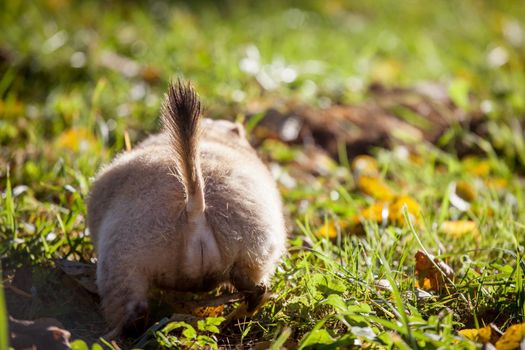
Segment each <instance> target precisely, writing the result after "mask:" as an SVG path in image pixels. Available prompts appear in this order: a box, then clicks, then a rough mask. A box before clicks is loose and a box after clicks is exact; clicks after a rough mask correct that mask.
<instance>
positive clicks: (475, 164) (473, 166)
mask: <svg viewBox="0 0 525 350" xmlns="http://www.w3.org/2000/svg"><path fill="white" fill-rule="evenodd" d="M462 163H463V167H464V168H465V170H466V172H467V173H469V174H472V175H476V176H480V177H486V176H488V175H489V174H490V162H489V161H488V160H487V159H480V158H477V157H465V158H464V159H463V160H462Z"/></svg>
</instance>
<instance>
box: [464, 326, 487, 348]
mask: <svg viewBox="0 0 525 350" xmlns="http://www.w3.org/2000/svg"><path fill="white" fill-rule="evenodd" d="M458 333H459V334H460V335H462V336H463V337H465V338H467V339H470V340H472V341H474V342H476V343H483V344H485V343H489V342H490V341H491V338H492V328H491V327H490V326H486V327H483V328H480V329H462V330H460V331H459V332H458Z"/></svg>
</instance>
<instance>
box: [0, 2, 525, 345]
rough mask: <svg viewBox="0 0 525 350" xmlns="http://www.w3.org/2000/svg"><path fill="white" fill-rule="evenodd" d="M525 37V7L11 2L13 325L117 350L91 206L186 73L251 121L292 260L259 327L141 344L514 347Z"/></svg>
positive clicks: (2, 67) (3, 174) (524, 163)
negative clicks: (510, 341)
mask: <svg viewBox="0 0 525 350" xmlns="http://www.w3.org/2000/svg"><path fill="white" fill-rule="evenodd" d="M524 23H525V4H524V3H523V2H521V1H505V2H489V1H474V0H468V1H462V2H453V1H441V2H434V3H432V4H431V5H429V4H428V2H423V1H404V2H391V1H386V0H385V1H383V0H377V1H372V2H362V3H359V4H358V3H353V2H345V1H338V0H330V1H323V2H316V1H305V2H296V1H284V2H278V1H270V2H261V3H259V4H249V3H248V2H233V1H221V2H218V3H216V2H208V1H204V0H202V1H196V2H187V3H184V2H182V3H172V2H165V1H146V0H144V1H134V2H124V1H111V2H95V1H82V2H74V1H69V0H36V1H32V2H18V1H5V2H2V3H1V4H0V39H1V40H0V97H1V100H0V145H1V148H0V191H1V194H2V196H1V199H0V254H1V259H2V269H3V280H4V283H3V285H4V293H5V299H6V300H5V304H6V305H7V311H9V313H10V314H11V315H13V316H15V317H17V318H21V319H35V318H39V317H53V318H56V319H58V320H59V321H60V322H62V324H63V325H64V327H65V328H67V329H68V330H70V331H71V333H72V334H73V338H74V339H82V340H84V341H86V342H87V343H88V344H89V345H90V346H91V344H92V343H94V342H97V341H98V342H99V343H100V344H102V343H103V340H99V337H100V336H102V335H103V334H104V331H105V330H106V329H105V324H104V321H103V320H102V319H101V316H100V313H99V310H98V297H97V295H96V293H94V292H95V290H94V289H93V279H94V277H93V266H94V264H95V262H96V260H95V255H94V252H93V247H92V244H91V241H90V237H89V234H88V232H87V231H86V227H85V216H86V207H85V199H86V196H87V194H88V192H89V188H90V183H91V181H92V179H93V176H94V175H95V174H96V171H97V170H98V169H99V168H100V166H101V165H103V164H104V163H107V162H108V161H110V160H111V158H112V157H113V156H115V155H116V154H118V153H119V152H122V151H124V150H125V149H126V147H133V145H135V144H137V143H138V142H139V141H140V140H142V139H144V137H145V136H146V135H148V134H151V133H154V132H155V131H157V130H158V126H159V124H158V123H159V118H158V112H159V108H160V104H161V102H162V99H163V96H164V93H165V91H166V88H167V84H168V82H169V80H170V79H173V78H176V77H183V78H184V79H188V80H192V81H193V83H194V85H195V86H196V89H197V90H198V91H199V93H200V95H201V97H202V99H203V102H204V104H205V106H206V115H207V116H209V117H213V118H226V119H230V120H236V121H239V122H242V123H244V125H245V126H246V128H247V131H248V135H249V137H250V140H251V142H252V143H253V144H254V145H255V146H256V148H257V150H258V152H259V153H260V154H261V157H262V158H263V160H264V161H265V162H266V163H267V164H268V166H269V167H270V169H271V170H272V173H273V174H274V175H275V177H276V180H277V183H278V185H279V188H280V190H281V193H282V196H283V201H284V205H285V211H286V217H287V219H288V227H289V243H288V248H289V249H288V253H287V254H286V256H285V257H284V258H283V261H282V263H281V264H280V265H279V267H278V269H277V271H276V273H275V276H274V277H273V280H272V284H271V290H272V291H273V292H274V294H275V295H274V297H273V298H272V299H271V300H270V301H269V302H268V303H267V304H266V305H265V306H264V307H263V308H262V309H261V310H260V311H259V313H258V314H256V315H255V316H254V317H252V318H250V319H246V320H242V321H239V322H237V323H234V324H231V325H229V326H227V327H223V329H222V330H221V331H220V332H219V333H217V331H218V330H219V329H218V328H217V324H219V323H220V322H221V319H220V318H219V319H218V318H215V317H220V316H221V312H222V306H221V305H222V304H219V307H218V308H217V307H209V308H208V309H203V308H200V309H199V308H197V307H196V306H195V305H193V304H191V303H190V304H191V305H193V306H194V307H193V309H192V307H190V309H191V310H190V311H191V312H193V313H194V314H198V315H200V316H203V315H204V316H213V317H208V318H207V319H206V321H201V322H200V323H199V324H197V323H195V322H194V323H192V322H190V321H188V323H178V324H174V323H171V324H169V325H167V322H166V320H164V321H162V322H161V324H160V325H158V326H157V328H156V329H157V330H158V332H157V333H156V334H154V335H150V336H149V338H148V336H144V337H142V338H141V339H139V340H138V343H136V344H138V345H137V346H140V347H142V346H149V347H155V346H158V347H165V348H169V347H173V348H177V347H192V346H194V347H202V346H206V344H207V346H211V347H216V346H219V347H225V348H227V347H235V346H238V347H258V348H268V347H273V348H274V349H278V348H280V347H281V346H285V347H287V348H296V347H311V348H336V347H338V346H339V347H349V348H352V347H355V348H357V347H361V346H364V347H370V348H403V349H405V348H431V349H432V348H439V347H441V348H450V347H454V348H461V349H462V348H469V349H470V348H479V347H481V342H483V341H484V340H483V337H482V336H480V335H479V334H478V333H476V332H475V331H471V333H468V331H464V330H465V329H478V328H479V329H485V330H488V332H490V335H492V336H493V339H492V340H490V341H491V342H493V343H496V340H497V338H498V337H499V336H500V335H501V334H500V331H501V332H503V331H505V330H506V329H508V328H509V326H511V325H519V324H521V323H522V322H524V321H525V290H524V283H523V281H524V279H525V272H524V271H525V260H524V258H523V255H524V245H525V234H524V231H525V206H524V201H525V198H524V191H523V190H524V188H525V186H524V183H525V182H524V179H523V175H524V171H525V139H524V133H523V130H524V120H525V117H524V116H525V25H524ZM378 120H379V122H378ZM359 123H362V124H359ZM389 123H393V124H389ZM356 125H357V126H356ZM385 125H387V126H388V127H386V126H385ZM392 125H393V126H392ZM364 154H367V156H364ZM68 264H69V265H68ZM0 305H1V303H0ZM186 306H187V305H186ZM232 306H234V304H233V305H232V304H228V305H226V307H225V310H226V311H228V310H229V308H231V307H232ZM2 307H3V306H2ZM0 313H1V314H2V315H3V316H2V317H4V316H5V314H6V312H0ZM166 316H169V315H166ZM159 317H161V316H159ZM159 320H160V318H159ZM190 324H192V325H193V326H191V325H190ZM0 326H1V327H0V328H1V329H2V330H5V320H3V318H0ZM485 326H489V327H488V328H483V327H485ZM219 327H220V326H219ZM462 330H463V331H462ZM524 332H525V331H524ZM469 337H470V339H469ZM0 338H1V337H0ZM489 338H490V337H489ZM133 341H135V340H128V342H127V343H124V346H129V344H131V343H132V342H133ZM486 341H489V340H486ZM519 341H521V338H519V337H518V343H519ZM154 344H157V345H154ZM502 344H503V343H502V342H501V343H500V345H499V346H497V347H498V348H504V347H503V345H502ZM0 346H1V344H0ZM76 346H79V348H82V347H81V346H82V345H81V343H80V342H77V343H76ZM104 346H108V345H107V344H106V345H104ZM121 346H122V344H121ZM509 348H512V347H509Z"/></svg>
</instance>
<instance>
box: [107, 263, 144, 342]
mask: <svg viewBox="0 0 525 350" xmlns="http://www.w3.org/2000/svg"><path fill="white" fill-rule="evenodd" d="M111 271H118V272H119V273H122V274H123V275H117V274H116V273H109V274H104V273H101V271H99V272H98V276H97V284H98V288H99V293H100V296H101V297H102V310H103V312H104V316H105V317H106V320H107V321H108V322H109V324H110V326H111V327H112V331H111V332H110V333H109V334H110V336H111V337H116V336H118V335H127V336H136V335H140V334H141V333H142V332H143V331H144V330H145V329H146V327H147V325H148V313H149V308H148V301H147V293H148V287H149V285H148V280H147V279H146V278H145V276H143V275H142V274H141V273H140V272H139V271H130V270H129V269H128V270H125V269H117V268H112V269H111Z"/></svg>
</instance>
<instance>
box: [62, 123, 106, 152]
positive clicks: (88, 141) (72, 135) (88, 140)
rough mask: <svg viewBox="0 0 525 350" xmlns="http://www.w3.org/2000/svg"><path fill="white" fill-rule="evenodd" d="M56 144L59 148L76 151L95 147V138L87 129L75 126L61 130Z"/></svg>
mask: <svg viewBox="0 0 525 350" xmlns="http://www.w3.org/2000/svg"><path fill="white" fill-rule="evenodd" d="M57 145H58V147H60V148H65V149H68V150H70V151H73V152H78V151H86V150H89V149H93V148H96V146H97V140H96V138H95V136H94V135H93V134H92V133H91V131H89V130H88V129H85V128H76V129H69V130H66V131H65V132H63V133H62V135H60V137H59V138H58V140H57Z"/></svg>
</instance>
